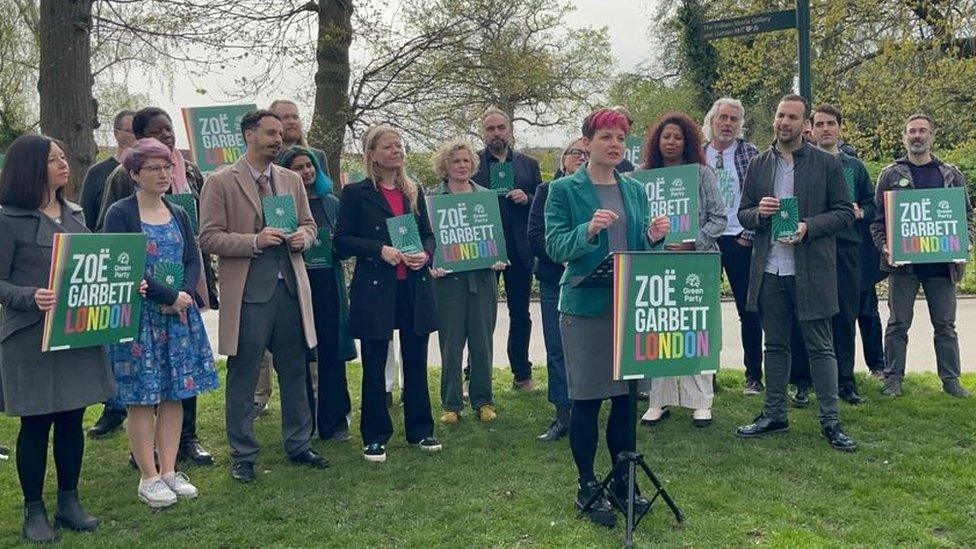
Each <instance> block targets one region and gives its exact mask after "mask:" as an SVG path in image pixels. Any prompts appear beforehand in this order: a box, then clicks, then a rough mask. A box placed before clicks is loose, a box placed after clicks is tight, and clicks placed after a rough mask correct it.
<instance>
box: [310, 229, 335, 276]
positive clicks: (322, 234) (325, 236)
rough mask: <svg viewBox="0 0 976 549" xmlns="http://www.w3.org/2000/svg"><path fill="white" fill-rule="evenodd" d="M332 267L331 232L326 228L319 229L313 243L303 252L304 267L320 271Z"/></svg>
mask: <svg viewBox="0 0 976 549" xmlns="http://www.w3.org/2000/svg"><path fill="white" fill-rule="evenodd" d="M331 266H332V231H330V230H329V228H328V227H319V230H318V231H317V232H316V234H315V242H314V243H313V244H312V247H311V248H309V249H308V250H306V251H305V267H307V268H309V269H322V268H324V267H331Z"/></svg>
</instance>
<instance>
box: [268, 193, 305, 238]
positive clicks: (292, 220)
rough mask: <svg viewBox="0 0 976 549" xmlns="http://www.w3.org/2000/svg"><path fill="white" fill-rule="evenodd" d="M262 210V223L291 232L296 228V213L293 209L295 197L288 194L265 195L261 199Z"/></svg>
mask: <svg viewBox="0 0 976 549" xmlns="http://www.w3.org/2000/svg"><path fill="white" fill-rule="evenodd" d="M261 208H262V209H263V210H264V224H265V225H267V226H268V227H274V228H275V229H281V230H282V231H285V233H288V234H291V233H293V232H295V231H297V230H298V214H297V213H296V211H295V197H294V196H292V195H290V194H283V195H276V196H266V197H264V198H262V199H261Z"/></svg>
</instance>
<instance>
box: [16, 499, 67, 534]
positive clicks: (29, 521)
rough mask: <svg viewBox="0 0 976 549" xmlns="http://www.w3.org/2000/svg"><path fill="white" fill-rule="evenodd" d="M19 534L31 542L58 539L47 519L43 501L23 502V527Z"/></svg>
mask: <svg viewBox="0 0 976 549" xmlns="http://www.w3.org/2000/svg"><path fill="white" fill-rule="evenodd" d="M21 535H22V536H23V537H24V539H25V540H27V541H30V542H33V543H51V542H53V541H57V540H58V533H57V532H55V531H54V528H52V527H51V523H50V522H48V521H47V510H45V509H44V502H43V501H34V502H31V503H25V504H24V529H23V530H22V531H21Z"/></svg>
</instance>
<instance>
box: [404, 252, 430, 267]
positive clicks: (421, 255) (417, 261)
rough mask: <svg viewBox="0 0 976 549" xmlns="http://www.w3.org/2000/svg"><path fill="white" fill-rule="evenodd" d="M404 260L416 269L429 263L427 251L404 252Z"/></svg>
mask: <svg viewBox="0 0 976 549" xmlns="http://www.w3.org/2000/svg"><path fill="white" fill-rule="evenodd" d="M402 255H403V262H404V263H406V264H407V267H409V268H410V269H411V270H413V271H416V270H418V269H421V268H423V266H424V265H426V264H427V252H417V253H415V254H402Z"/></svg>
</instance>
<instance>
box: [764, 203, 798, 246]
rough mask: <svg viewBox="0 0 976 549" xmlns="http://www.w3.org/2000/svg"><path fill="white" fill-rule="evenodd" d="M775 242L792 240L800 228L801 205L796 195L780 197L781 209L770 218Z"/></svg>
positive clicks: (771, 233) (772, 236)
mask: <svg viewBox="0 0 976 549" xmlns="http://www.w3.org/2000/svg"><path fill="white" fill-rule="evenodd" d="M769 226H770V231H769V232H770V235H771V238H772V240H773V242H778V241H781V240H784V241H787V242H789V241H792V240H793V239H795V238H796V232H797V231H798V230H799V229H800V206H799V204H797V202H796V197H795V196H790V197H787V198H780V199H779V211H778V212H776V213H775V214H773V216H772V217H771V218H770V219H769Z"/></svg>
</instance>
